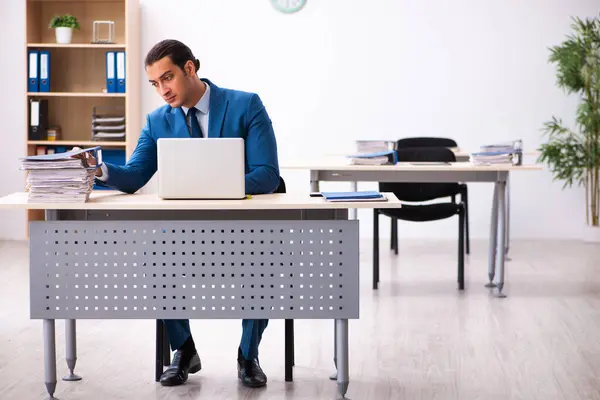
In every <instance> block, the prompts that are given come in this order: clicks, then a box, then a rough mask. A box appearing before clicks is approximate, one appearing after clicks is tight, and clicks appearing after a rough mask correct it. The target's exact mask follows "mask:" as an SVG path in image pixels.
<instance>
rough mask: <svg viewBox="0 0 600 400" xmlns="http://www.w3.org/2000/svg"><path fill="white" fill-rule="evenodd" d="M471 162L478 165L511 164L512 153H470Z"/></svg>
mask: <svg viewBox="0 0 600 400" xmlns="http://www.w3.org/2000/svg"><path fill="white" fill-rule="evenodd" d="M470 160H471V163H473V164H480V165H489V164H512V154H511V153H507V152H501V151H490V152H480V153H472V154H471V157H470Z"/></svg>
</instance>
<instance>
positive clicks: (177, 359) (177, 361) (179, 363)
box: [160, 349, 202, 386]
mask: <svg viewBox="0 0 600 400" xmlns="http://www.w3.org/2000/svg"><path fill="white" fill-rule="evenodd" d="M201 369H202V364H201V363H200V356H198V353H196V352H195V353H194V354H193V355H191V356H189V355H188V354H186V353H185V351H184V350H181V349H180V350H177V351H176V352H175V355H174V356H173V362H172V363H171V365H170V366H169V368H167V370H166V371H165V372H164V373H163V374H162V375H161V377H160V384H161V385H163V386H177V385H181V384H184V383H185V382H186V381H187V379H188V373H190V374H195V373H196V372H198V371H200V370H201Z"/></svg>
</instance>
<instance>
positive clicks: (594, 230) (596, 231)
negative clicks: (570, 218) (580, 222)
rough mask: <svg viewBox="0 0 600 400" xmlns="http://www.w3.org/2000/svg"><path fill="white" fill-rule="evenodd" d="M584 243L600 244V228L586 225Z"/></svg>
mask: <svg viewBox="0 0 600 400" xmlns="http://www.w3.org/2000/svg"><path fill="white" fill-rule="evenodd" d="M583 241H584V242H585V243H594V244H600V226H592V225H586V226H585V229H584V231H583Z"/></svg>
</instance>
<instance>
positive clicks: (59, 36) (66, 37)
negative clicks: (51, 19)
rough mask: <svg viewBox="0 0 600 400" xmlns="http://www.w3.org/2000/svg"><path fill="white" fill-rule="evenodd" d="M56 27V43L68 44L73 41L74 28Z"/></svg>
mask: <svg viewBox="0 0 600 400" xmlns="http://www.w3.org/2000/svg"><path fill="white" fill-rule="evenodd" d="M55 29H56V43H59V44H68V43H71V37H72V36H73V28H64V27H60V28H55Z"/></svg>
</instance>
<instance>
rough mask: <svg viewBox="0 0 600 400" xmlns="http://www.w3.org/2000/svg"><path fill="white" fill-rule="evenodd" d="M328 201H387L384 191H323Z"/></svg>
mask: <svg viewBox="0 0 600 400" xmlns="http://www.w3.org/2000/svg"><path fill="white" fill-rule="evenodd" d="M321 195H322V196H323V198H324V199H325V200H326V201H333V202H336V201H338V202H339V201H387V197H385V195H384V194H383V193H380V192H376V191H364V192H322V193H321Z"/></svg>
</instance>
